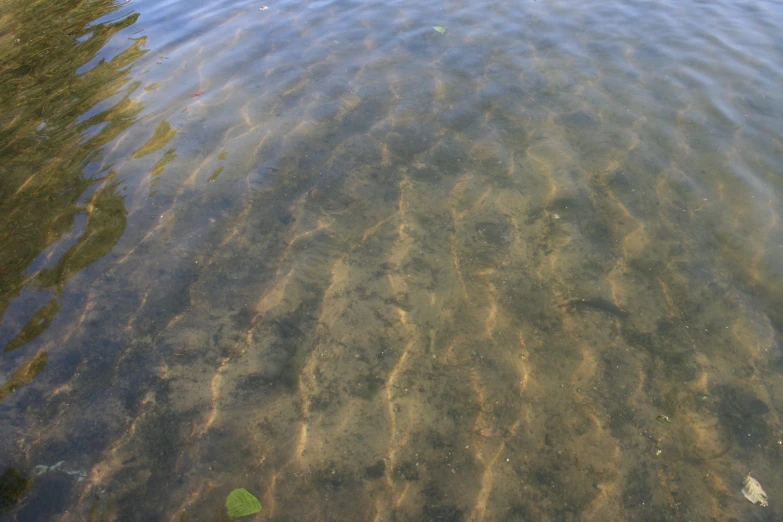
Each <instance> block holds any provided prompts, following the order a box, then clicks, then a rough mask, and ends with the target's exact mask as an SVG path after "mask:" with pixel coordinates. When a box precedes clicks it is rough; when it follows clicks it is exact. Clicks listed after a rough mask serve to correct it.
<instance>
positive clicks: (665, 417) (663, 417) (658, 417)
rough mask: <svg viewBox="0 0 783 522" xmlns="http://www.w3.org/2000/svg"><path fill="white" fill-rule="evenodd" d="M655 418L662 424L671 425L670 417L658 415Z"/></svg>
mask: <svg viewBox="0 0 783 522" xmlns="http://www.w3.org/2000/svg"><path fill="white" fill-rule="evenodd" d="M655 418H656V419H658V420H659V421H661V422H669V423H671V419H670V418H669V416H668V415H658V416H657V417H655Z"/></svg>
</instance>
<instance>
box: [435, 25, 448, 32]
mask: <svg viewBox="0 0 783 522" xmlns="http://www.w3.org/2000/svg"><path fill="white" fill-rule="evenodd" d="M432 28H433V29H435V30H436V31H438V32H439V33H440V34H443V33H445V32H446V28H445V27H441V26H440V25H433V26H432Z"/></svg>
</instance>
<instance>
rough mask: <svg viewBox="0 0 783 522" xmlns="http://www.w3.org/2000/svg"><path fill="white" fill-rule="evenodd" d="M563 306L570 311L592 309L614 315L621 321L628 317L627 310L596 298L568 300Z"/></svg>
mask: <svg viewBox="0 0 783 522" xmlns="http://www.w3.org/2000/svg"><path fill="white" fill-rule="evenodd" d="M564 306H565V307H566V308H569V309H571V310H574V309H578V308H592V309H594V310H600V311H603V312H607V313H610V314H612V315H616V316H617V317H619V318H621V319H623V318H625V317H628V315H629V312H628V310H626V309H624V308H620V307H619V306H617V305H616V304H614V303H612V302H609V301H607V300H606V299H601V298H600V297H596V298H592V299H579V298H576V299H569V300H568V301H566V303H565V305H564Z"/></svg>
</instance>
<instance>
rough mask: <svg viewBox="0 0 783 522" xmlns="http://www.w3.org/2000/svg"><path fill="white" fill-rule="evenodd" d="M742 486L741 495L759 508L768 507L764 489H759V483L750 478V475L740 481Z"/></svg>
mask: <svg viewBox="0 0 783 522" xmlns="http://www.w3.org/2000/svg"><path fill="white" fill-rule="evenodd" d="M742 485H743V486H744V487H743V488H742V494H743V495H745V498H746V499H748V500H750V501H751V502H753V503H754V504H758V505H760V506H764V507H766V506H768V505H769V503H768V502H767V493H766V492H765V491H764V488H762V487H761V484H759V481H758V480H756V479H754V478H753V477H751V476H750V473H748V475H747V476H746V477H745V480H743V481H742Z"/></svg>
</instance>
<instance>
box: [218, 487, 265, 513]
mask: <svg viewBox="0 0 783 522" xmlns="http://www.w3.org/2000/svg"><path fill="white" fill-rule="evenodd" d="M259 511H261V503H260V502H259V501H258V499H257V498H256V497H254V496H253V495H252V494H251V493H250V492H249V491H248V490H246V489H245V488H239V489H235V490H233V491H232V492H231V493H229V494H228V498H226V512H227V513H228V516H229V517H231V518H239V517H246V516H248V515H253V514H255V513H258V512H259Z"/></svg>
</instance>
